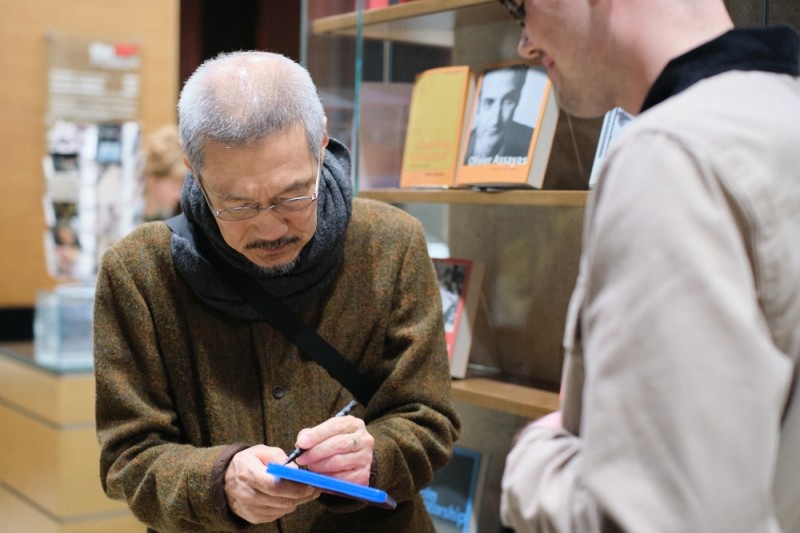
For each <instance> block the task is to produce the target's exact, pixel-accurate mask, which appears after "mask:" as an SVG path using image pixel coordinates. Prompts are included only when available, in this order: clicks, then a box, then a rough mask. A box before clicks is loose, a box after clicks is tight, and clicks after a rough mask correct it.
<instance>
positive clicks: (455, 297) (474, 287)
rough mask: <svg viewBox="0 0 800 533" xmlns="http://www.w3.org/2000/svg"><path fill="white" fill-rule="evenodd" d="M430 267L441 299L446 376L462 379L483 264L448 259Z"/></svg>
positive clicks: (467, 357) (468, 350) (473, 324)
mask: <svg viewBox="0 0 800 533" xmlns="http://www.w3.org/2000/svg"><path fill="white" fill-rule="evenodd" d="M433 266H434V268H435V269H436V277H437V278H438V280H439V294H440V295H441V297H442V317H443V319H444V335H445V339H446V341H447V356H448V358H449V359H450V375H451V376H452V377H455V378H463V377H464V376H466V374H467V364H468V363H469V353H470V349H471V348H472V329H473V327H474V326H475V317H476V315H477V313H478V303H479V297H480V291H481V283H482V282H483V273H484V265H483V264H482V263H480V262H477V261H472V260H470V259H459V258H453V257H448V258H434V259H433Z"/></svg>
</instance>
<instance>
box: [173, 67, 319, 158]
mask: <svg viewBox="0 0 800 533" xmlns="http://www.w3.org/2000/svg"><path fill="white" fill-rule="evenodd" d="M324 116H325V112H324V110H323V108H322V102H321V101H320V99H319V96H318V95H317V89H316V87H315V86H314V82H313V81H312V80H311V76H310V75H309V73H308V71H307V70H306V69H305V68H303V67H302V66H300V65H299V64H297V63H295V62H294V61H292V60H291V59H289V58H287V57H285V56H282V55H280V54H275V53H270V52H257V51H246V52H232V53H225V54H220V55H218V56H217V57H215V58H213V59H209V60H207V61H205V62H203V64H202V65H200V66H199V67H198V68H197V70H196V71H195V72H194V74H192V75H191V77H190V78H189V79H188V80H187V81H186V84H185V85H184V86H183V89H182V90H181V96H180V99H179V101H178V124H179V127H180V136H181V144H182V146H183V151H184V153H185V154H186V157H187V158H188V159H189V162H190V163H191V165H192V167H193V168H194V169H195V172H199V171H201V170H202V169H203V168H204V166H205V160H204V157H203V146H204V143H206V142H216V143H224V144H228V145H231V146H236V147H242V146H247V145H249V144H251V143H254V142H257V141H261V140H263V139H265V138H266V137H269V136H270V135H272V134H274V133H280V132H283V131H286V130H287V129H288V128H290V127H291V126H293V125H295V124H298V123H299V124H302V126H303V128H304V130H305V133H306V143H307V145H308V149H309V151H310V152H311V154H312V155H313V156H314V158H315V160H316V161H317V162H319V158H320V148H321V146H322V140H323V138H324V136H325V125H324V118H323V117H324Z"/></svg>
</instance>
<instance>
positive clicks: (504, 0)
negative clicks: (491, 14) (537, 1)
mask: <svg viewBox="0 0 800 533" xmlns="http://www.w3.org/2000/svg"><path fill="white" fill-rule="evenodd" d="M497 1H498V2H500V3H501V4H502V5H503V7H505V8H506V11H508V13H509V14H510V15H511V16H512V17H514V20H516V21H517V24H519V25H520V26H522V27H525V0H519V2H520V3H519V4H518V3H517V2H516V0H497Z"/></svg>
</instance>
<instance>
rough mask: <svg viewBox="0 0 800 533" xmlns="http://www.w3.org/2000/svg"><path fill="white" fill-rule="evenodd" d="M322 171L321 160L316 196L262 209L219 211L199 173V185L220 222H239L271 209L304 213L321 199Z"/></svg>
mask: <svg viewBox="0 0 800 533" xmlns="http://www.w3.org/2000/svg"><path fill="white" fill-rule="evenodd" d="M321 170H322V158H320V160H319V162H318V163H317V179H316V182H315V183H314V194H312V195H310V196H295V197H294V198H286V199H285V200H281V201H280V202H275V203H274V204H272V205H270V206H267V207H261V206H257V205H242V206H237V207H228V208H226V209H220V210H219V211H217V210H216V209H215V208H214V204H212V203H211V199H210V198H209V197H208V193H207V192H206V189H205V187H204V186H203V178H202V176H200V173H197V178H198V179H197V183H198V184H199V185H200V190H201V191H202V192H203V197H205V199H206V203H207V204H208V208H209V209H211V213H212V214H213V215H214V216H215V217H217V218H218V219H220V220H226V221H229V222H238V221H241V220H247V219H249V218H253V217H254V216H256V215H257V214H258V213H259V212H261V211H269V210H270V209H271V210H273V211H274V212H276V213H296V212H297V211H302V210H303V209H306V208H308V207H309V206H310V205H311V204H313V203H314V202H315V201H316V200H317V198H318V197H319V179H320V175H321Z"/></svg>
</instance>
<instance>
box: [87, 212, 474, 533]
mask: <svg viewBox="0 0 800 533" xmlns="http://www.w3.org/2000/svg"><path fill="white" fill-rule="evenodd" d="M170 238H171V233H170V230H169V229H168V228H167V226H166V225H165V224H164V223H163V222H153V223H149V224H145V225H143V226H141V227H140V228H138V229H137V230H135V231H134V232H133V233H131V234H130V235H128V236H127V237H125V238H124V239H122V240H121V241H120V242H118V243H117V244H116V245H115V246H114V247H113V248H112V249H110V250H109V251H108V252H107V253H106V254H105V256H104V258H103V262H102V267H101V269H100V273H99V275H98V282H97V296H96V302H95V324H94V335H95V340H94V352H95V374H96V380H97V404H96V409H97V413H96V414H97V432H98V438H99V441H100V446H101V458H100V474H101V481H102V484H103V487H104V489H105V491H106V493H107V494H108V495H109V496H110V497H112V498H116V499H121V500H126V501H127V502H128V505H129V506H130V507H131V509H132V510H133V512H134V514H135V515H136V516H137V517H138V518H139V519H140V520H142V521H143V522H144V523H146V524H147V525H148V526H149V527H150V528H152V529H154V530H158V531H162V532H167V531H236V530H247V531H259V532H261V531H265V532H277V531H283V532H287V531H288V532H301V531H337V532H338V531H348V532H355V531H381V532H393V531H397V532H401V531H402V532H414V533H417V532H424V531H433V527H432V525H431V521H430V518H429V517H428V516H427V513H426V512H425V508H424V505H423V503H422V501H421V499H420V497H419V496H418V494H417V493H418V491H419V490H420V489H421V488H423V487H424V486H425V485H426V484H428V483H429V482H430V481H431V479H432V476H433V472H434V471H435V470H437V469H439V468H441V467H442V466H444V465H445V464H446V462H447V461H448V460H449V457H450V454H451V451H452V445H453V442H454V441H455V439H456V438H457V437H458V432H459V429H460V422H459V420H458V417H457V414H456V413H455V411H454V408H453V405H452V402H451V398H450V376H449V370H448V364H447V355H446V350H445V343H444V337H443V326H442V315H441V304H440V297H439V293H438V288H437V283H436V278H435V274H434V271H433V267H432V264H431V261H430V259H429V257H428V255H427V252H426V245H425V237H424V234H423V232H422V229H421V226H420V224H419V223H418V222H417V221H416V220H415V219H413V218H412V217H410V216H408V215H407V214H405V213H403V212H402V211H400V210H398V209H395V208H393V207H391V206H388V205H386V204H382V203H379V202H372V201H367V200H359V199H356V200H354V205H353V217H352V220H351V222H350V225H349V228H348V230H347V236H346V244H345V252H344V262H343V265H342V268H341V270H340V272H339V274H338V276H337V278H336V279H335V280H334V282H333V285H332V287H331V291H330V293H329V295H328V297H327V299H326V300H325V301H323V302H321V303H319V304H318V305H316V306H315V307H313V308H311V309H307V310H306V311H305V312H304V314H303V318H304V319H305V320H306V321H307V323H308V324H310V325H311V326H312V327H314V328H316V330H317V331H318V332H319V333H320V334H321V335H322V336H323V337H324V338H326V339H327V340H328V341H329V342H330V343H331V344H332V345H333V346H334V347H336V348H337V349H338V350H339V351H340V352H341V353H342V354H343V355H345V357H347V358H348V359H350V360H351V361H352V362H353V363H354V364H355V365H356V366H357V367H358V369H359V370H360V371H361V372H362V373H363V374H364V375H365V376H366V377H367V378H368V379H369V380H371V381H372V382H373V383H376V384H380V387H379V389H378V392H377V394H376V395H375V397H374V398H373V400H372V401H371V402H370V404H369V406H368V407H367V408H366V409H365V408H363V407H359V408H358V409H357V410H356V411H355V412H354V414H355V415H356V416H360V417H363V418H364V420H365V421H366V422H367V429H368V430H369V432H370V433H371V434H372V435H373V436H374V438H375V452H374V454H375V456H374V465H373V468H374V474H375V479H374V485H376V486H378V487H381V488H384V489H385V490H387V491H388V492H389V494H391V495H392V496H393V497H394V498H395V499H397V501H398V502H399V504H398V507H397V509H396V510H394V511H388V510H384V509H379V508H376V507H371V506H361V505H354V504H353V503H352V502H350V501H349V500H342V499H339V498H335V497H332V496H323V497H321V498H320V499H319V500H317V501H314V502H311V503H309V504H306V505H303V506H301V507H300V508H298V510H297V511H295V512H294V513H292V514H290V515H287V516H286V517H284V518H282V519H281V520H279V521H277V522H275V523H271V524H263V525H259V526H250V527H248V525H247V524H245V523H243V522H242V521H240V520H238V519H236V518H232V517H231V515H230V514H229V511H228V510H227V508H226V507H225V505H224V498H223V504H222V505H221V506H220V505H219V498H218V497H217V498H214V497H212V492H213V490H212V488H213V485H214V483H213V482H212V477H213V476H212V473H213V472H212V471H214V465H215V462H216V463H217V471H218V470H219V463H220V461H223V467H224V461H227V460H229V459H230V456H231V453H230V449H231V447H230V445H231V444H233V443H247V444H258V443H264V444H267V445H268V446H277V447H280V448H282V449H284V450H290V449H292V447H293V446H294V442H295V438H296V436H297V432H298V431H299V430H300V429H302V428H304V427H311V426H314V425H316V424H318V423H319V422H321V421H322V420H325V419H326V418H328V417H330V416H332V415H333V414H334V413H335V412H336V411H337V410H338V409H340V408H341V407H342V406H343V405H345V404H346V403H347V401H349V400H350V399H351V395H350V394H349V393H348V391H347V390H346V389H344V388H343V387H342V386H341V385H340V384H339V383H338V382H336V381H335V380H333V379H332V378H330V377H329V376H328V374H327V373H326V371H325V370H324V369H322V368H321V367H320V366H319V365H318V364H317V363H315V362H313V361H312V360H310V359H309V358H308V357H306V356H305V355H303V354H301V353H300V352H299V350H298V349H297V348H296V347H295V346H294V345H292V344H290V343H289V342H288V341H286V339H285V338H284V337H283V336H282V335H281V334H280V333H279V332H277V331H276V330H274V329H273V328H272V327H271V326H269V325H268V324H266V323H264V322H246V321H243V320H239V319H235V318H233V317H231V316H229V315H226V314H225V313H222V312H221V311H218V310H216V309H213V308H211V307H209V306H207V305H206V304H204V303H203V302H201V301H200V300H199V299H198V298H197V297H196V296H195V294H194V293H193V292H192V290H191V289H190V287H189V286H188V285H187V284H186V283H185V282H184V281H183V280H182V279H181V278H180V277H179V276H178V275H177V273H176V271H175V269H174V267H173V263H172V257H171V254H170ZM217 489H219V487H217ZM217 496H219V494H217Z"/></svg>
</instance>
